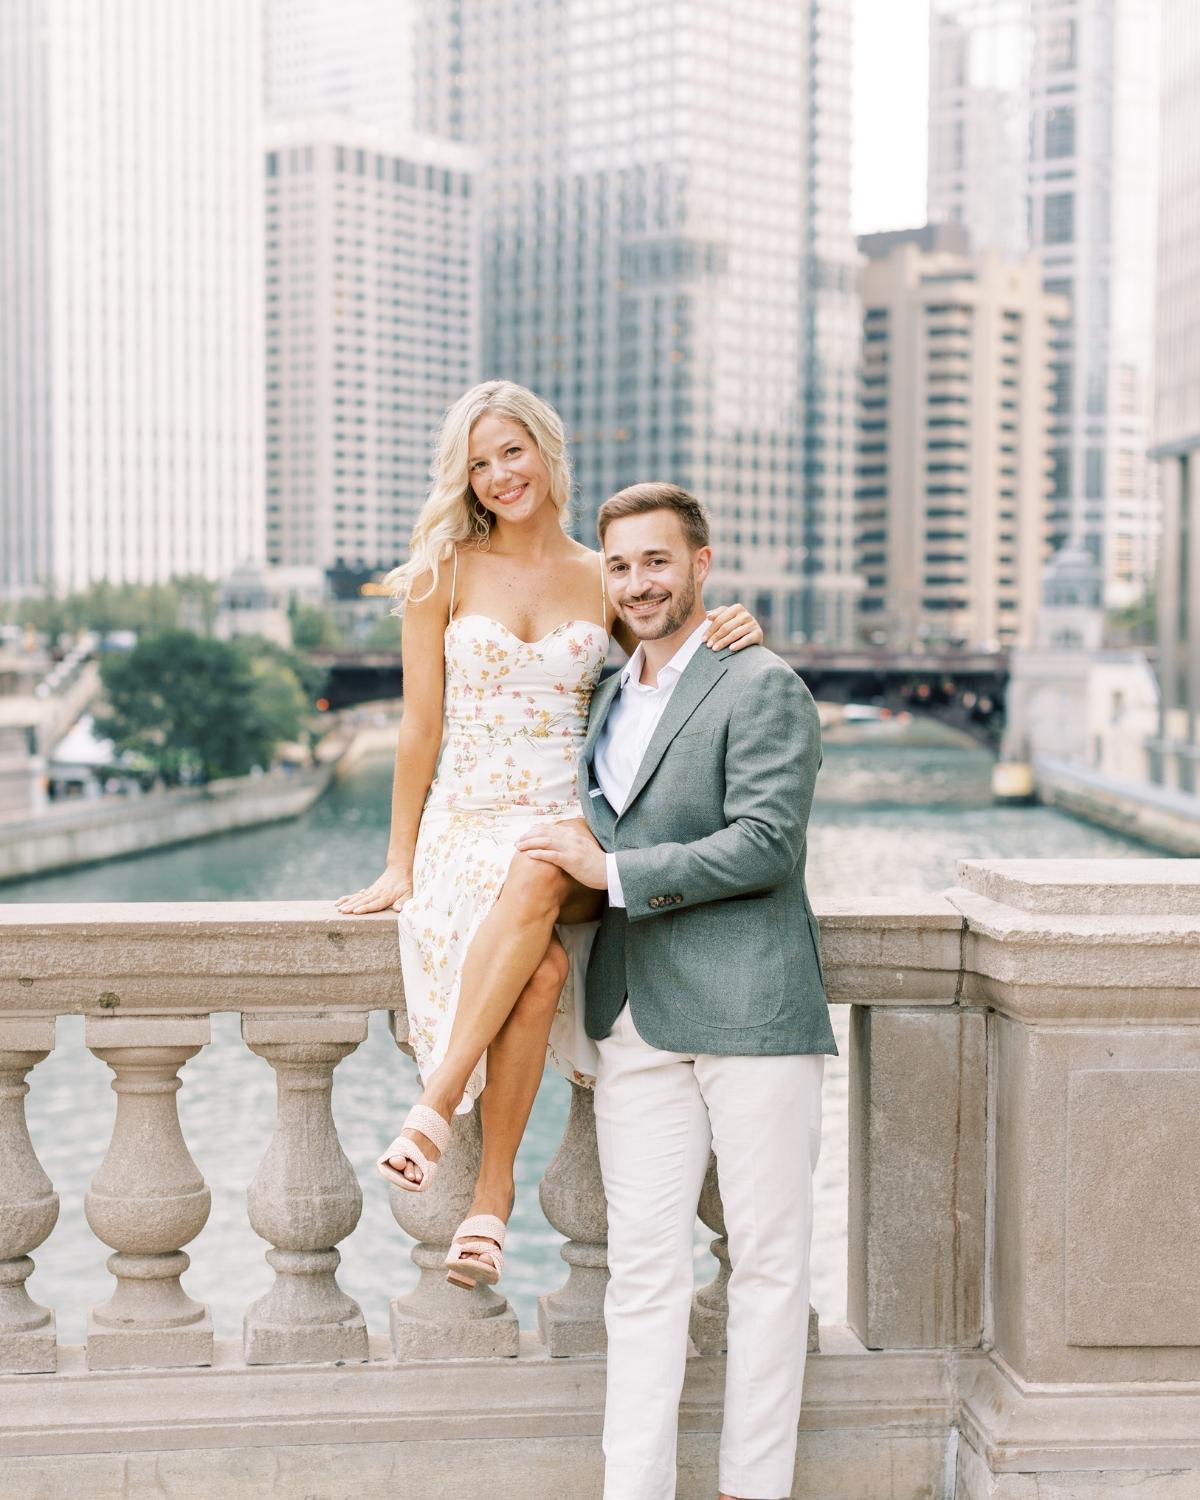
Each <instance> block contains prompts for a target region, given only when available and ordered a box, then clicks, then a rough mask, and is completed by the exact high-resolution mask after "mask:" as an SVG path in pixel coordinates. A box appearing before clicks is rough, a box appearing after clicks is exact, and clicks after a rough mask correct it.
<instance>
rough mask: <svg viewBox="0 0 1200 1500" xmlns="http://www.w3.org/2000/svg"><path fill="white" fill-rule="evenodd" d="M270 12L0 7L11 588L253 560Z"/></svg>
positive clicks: (1, 359)
mask: <svg viewBox="0 0 1200 1500" xmlns="http://www.w3.org/2000/svg"><path fill="white" fill-rule="evenodd" d="M260 61H261V47H260V22H259V13H258V8H257V7H256V6H253V5H246V4H244V3H242V0H177V3H174V4H171V5H163V4H161V3H158V0H125V3H123V4H122V5H120V6H109V5H103V6H102V5H97V4H94V3H91V0H11V3H9V4H6V5H5V7H4V8H3V12H2V14H0V197H2V198H3V202H2V204H0V226H2V228H0V276H2V281H3V290H4V297H3V302H4V307H5V312H4V313H3V314H2V315H0V555H2V556H3V565H2V566H3V572H2V575H0V586H2V587H3V588H4V590H5V592H7V593H9V594H10V595H13V594H21V593H25V592H29V591H31V590H33V589H35V588H37V587H40V586H43V585H46V584H52V585H54V586H55V587H57V588H59V589H76V588H82V587H85V586H86V585H87V584H89V583H91V582H93V581H95V580H97V579H108V580H110V581H112V582H124V581H129V582H150V581H154V580H162V579H165V578H168V577H170V576H172V575H178V574H185V573H202V574H205V575H206V576H209V577H217V576H220V575H221V574H222V573H224V572H226V571H228V570H229V569H230V568H231V567H232V566H233V565H234V564H236V563H237V562H239V561H242V560H244V559H247V558H252V557H261V555H262V552H263V544H264V530H263V507H262V490H263V399H262V254H261V244H262V230H261V224H262V177H261V133H260V118H261V110H260V87H261V77H260Z"/></svg>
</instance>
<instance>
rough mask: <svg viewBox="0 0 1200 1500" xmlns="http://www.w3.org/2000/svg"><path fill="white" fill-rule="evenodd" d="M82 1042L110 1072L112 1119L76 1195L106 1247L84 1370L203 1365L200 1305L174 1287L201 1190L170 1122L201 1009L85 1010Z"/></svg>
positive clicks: (206, 1321) (204, 1193) (204, 1032)
mask: <svg viewBox="0 0 1200 1500" xmlns="http://www.w3.org/2000/svg"><path fill="white" fill-rule="evenodd" d="M85 1036H86V1040H87V1045H88V1046H89V1047H90V1048H91V1050H92V1051H93V1052H94V1053H95V1054H96V1056H97V1057H100V1058H103V1060H104V1061H105V1062H106V1063H107V1064H108V1065H109V1067H110V1068H111V1069H112V1070H113V1073H114V1074H115V1075H116V1076H115V1077H114V1079H113V1084H112V1087H113V1090H114V1092H115V1093H116V1096H117V1118H116V1123H115V1124H114V1126H113V1133H112V1140H111V1141H110V1142H109V1147H108V1154H107V1155H106V1156H105V1158H104V1160H103V1162H101V1164H100V1170H99V1171H98V1172H97V1173H96V1176H95V1178H94V1180H93V1182H92V1186H91V1191H90V1192H89V1193H88V1195H87V1198H86V1200H85V1209H86V1212H87V1220H88V1223H89V1224H90V1225H91V1226H92V1229H93V1231H94V1232H95V1233H96V1235H97V1236H98V1237H99V1238H100V1239H101V1240H103V1241H104V1243H105V1244H106V1245H111V1246H112V1247H113V1249H114V1251H115V1252H116V1253H115V1254H114V1255H110V1256H109V1258H108V1269H109V1270H110V1271H111V1272H112V1274H113V1275H114V1276H115V1277H116V1278H117V1286H116V1290H115V1291H114V1292H113V1295H112V1296H111V1297H110V1298H109V1300H108V1301H107V1302H105V1303H103V1304H102V1305H101V1306H100V1307H95V1308H93V1309H92V1311H91V1313H90V1315H89V1318H88V1331H87V1362H88V1366H89V1368H91V1369H93V1370H119V1369H129V1368H131V1367H133V1366H138V1365H207V1364H211V1363H212V1349H213V1328H212V1319H211V1317H210V1316H209V1311H208V1308H207V1307H205V1306H204V1305H203V1304H202V1303H199V1302H194V1301H193V1300H192V1298H191V1297H189V1296H188V1295H187V1293H186V1292H185V1291H184V1290H183V1287H182V1285H181V1283H180V1277H181V1276H182V1275H183V1273H184V1271H186V1270H187V1268H188V1266H189V1265H190V1263H191V1262H190V1259H189V1257H188V1256H187V1254H186V1253H185V1252H184V1251H183V1249H182V1248H181V1247H182V1246H183V1245H186V1244H188V1243H189V1242H190V1241H191V1240H193V1239H195V1237H196V1236H197V1235H198V1234H199V1233H200V1231H201V1230H202V1229H203V1228H204V1225H205V1223H206V1222H207V1220H208V1211H209V1206H210V1198H209V1191H208V1188H207V1187H205V1185H204V1179H203V1177H201V1175H200V1172H199V1171H198V1169H197V1167H196V1163H195V1162H194V1161H193V1160H192V1158H191V1155H190V1153H189V1152H188V1148H187V1145H186V1143H185V1141H184V1139H183V1132H182V1130H180V1128H179V1113H178V1110H177V1108H176V1100H175V1095H176V1093H177V1092H178V1090H179V1088H180V1086H181V1085H180V1081H179V1077H178V1074H179V1070H180V1068H181V1067H182V1066H183V1065H184V1063H185V1062H187V1060H188V1058H190V1057H194V1056H195V1055H196V1053H197V1052H199V1050H200V1048H201V1047H203V1046H204V1045H205V1044H206V1043H207V1041H208V1039H209V1022H208V1017H207V1016H112V1017H107V1016H106V1017H94V1016H89V1017H88V1019H87V1023H86V1028H85Z"/></svg>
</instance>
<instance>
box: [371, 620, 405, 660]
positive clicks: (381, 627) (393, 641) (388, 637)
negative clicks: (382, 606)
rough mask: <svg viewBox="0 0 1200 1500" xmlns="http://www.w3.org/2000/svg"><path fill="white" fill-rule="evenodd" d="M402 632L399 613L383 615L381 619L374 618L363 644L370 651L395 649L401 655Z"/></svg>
mask: <svg viewBox="0 0 1200 1500" xmlns="http://www.w3.org/2000/svg"><path fill="white" fill-rule="evenodd" d="M400 632H401V625H400V618H399V616H398V615H381V616H380V617H379V619H377V620H372V622H371V628H370V630H368V631H367V633H366V635H365V636H364V637H363V642H362V644H363V646H364V648H365V649H366V650H368V651H395V652H396V654H397V655H399V654H400Z"/></svg>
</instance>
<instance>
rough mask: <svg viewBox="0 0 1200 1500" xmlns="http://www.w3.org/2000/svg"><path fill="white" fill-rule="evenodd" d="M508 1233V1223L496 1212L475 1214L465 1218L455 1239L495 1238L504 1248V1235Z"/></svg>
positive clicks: (455, 1233)
mask: <svg viewBox="0 0 1200 1500" xmlns="http://www.w3.org/2000/svg"><path fill="white" fill-rule="evenodd" d="M507 1233H508V1225H507V1224H506V1223H505V1222H504V1220H503V1219H498V1218H496V1216H495V1215H494V1214H473V1215H472V1216H471V1217H470V1218H469V1219H464V1220H463V1221H462V1223H461V1224H460V1225H459V1226H458V1228H457V1229H456V1230H455V1232H454V1239H455V1242H456V1243H457V1242H458V1241H459V1240H468V1239H483V1240H495V1242H496V1244H497V1245H499V1246H500V1247H501V1249H503V1247H504V1237H505V1235H506V1234H507Z"/></svg>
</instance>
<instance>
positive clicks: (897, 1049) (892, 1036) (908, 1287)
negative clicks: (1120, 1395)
mask: <svg viewBox="0 0 1200 1500" xmlns="http://www.w3.org/2000/svg"><path fill="white" fill-rule="evenodd" d="M850 1046H851V1051H850V1214H849V1233H848V1240H847V1261H848V1265H847V1270H848V1287H847V1316H848V1321H849V1324H850V1326H851V1328H853V1329H854V1331H855V1333H857V1334H858V1336H859V1338H860V1339H861V1340H862V1341H863V1343H864V1344H865V1345H866V1346H867V1348H868V1349H930V1348H939V1347H958V1348H974V1347H976V1346H977V1345H978V1344H979V1342H980V1338H981V1336H982V1331H983V1263H984V1216H985V1197H986V1176H987V1161H986V1144H987V1023H986V1020H985V1017H984V1014H983V1012H982V1011H979V1010H963V1009H961V1008H960V1007H958V1006H952V1005H951V1006H946V1005H943V1006H930V1007H928V1008H927V1009H915V1008H909V1007H907V1006H905V1007H893V1006H886V1005H881V1006H878V1007H868V1006H865V1005H857V1006H855V1007H854V1010H853V1019H852V1031H851V1044H850Z"/></svg>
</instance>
